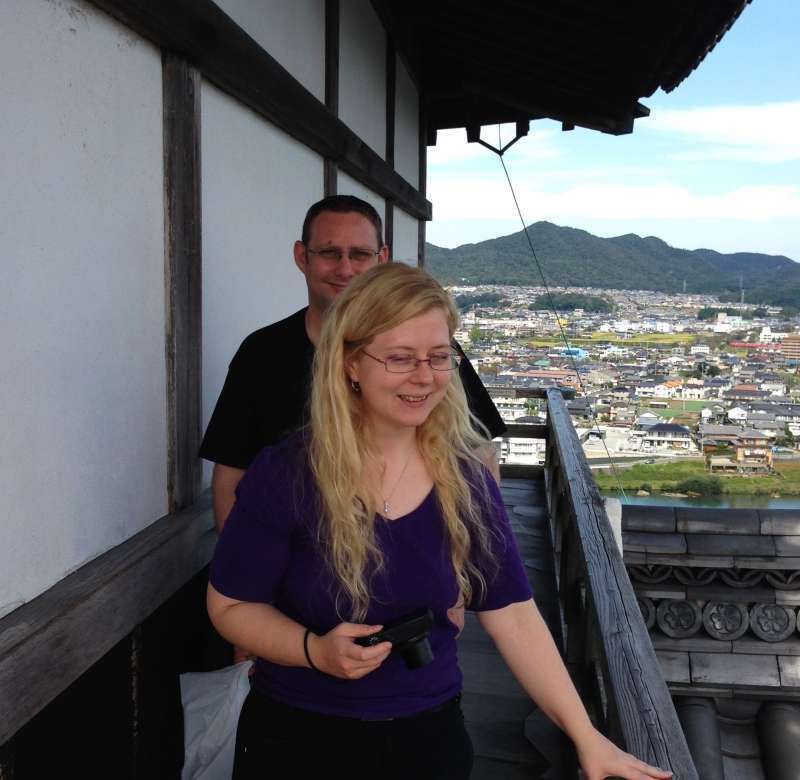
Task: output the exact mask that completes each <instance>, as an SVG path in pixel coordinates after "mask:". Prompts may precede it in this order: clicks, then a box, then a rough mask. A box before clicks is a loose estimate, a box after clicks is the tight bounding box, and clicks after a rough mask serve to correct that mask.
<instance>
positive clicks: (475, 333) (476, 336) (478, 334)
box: [469, 325, 484, 344]
mask: <svg viewBox="0 0 800 780" xmlns="http://www.w3.org/2000/svg"><path fill="white" fill-rule="evenodd" d="M483 338H484V334H483V331H482V330H481V329H480V328H479V327H478V326H477V325H473V326H472V327H471V328H470V329H469V340H470V342H471V343H473V344H475V343H476V342H478V341H483Z"/></svg>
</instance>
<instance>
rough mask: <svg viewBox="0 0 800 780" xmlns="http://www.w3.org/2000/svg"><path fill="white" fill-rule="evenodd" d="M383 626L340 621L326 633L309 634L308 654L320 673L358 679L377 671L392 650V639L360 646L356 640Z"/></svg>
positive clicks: (345, 678)
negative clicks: (370, 645)
mask: <svg viewBox="0 0 800 780" xmlns="http://www.w3.org/2000/svg"><path fill="white" fill-rule="evenodd" d="M381 628H383V626H365V625H362V624H359V623H340V624H339V625H338V626H336V628H332V629H331V630H330V631H328V633H327V634H323V635H321V636H318V635H316V634H311V635H309V637H308V654H309V658H310V659H311V661H312V663H313V665H314V667H315V668H316V669H317V670H319V671H320V672H324V673H325V674H330V675H332V676H333V677H340V678H342V679H343V680H358V679H360V678H361V677H365V676H366V675H368V674H369V673H370V672H374V671H375V670H376V669H377V668H378V667H379V666H380V665H381V664H382V663H383V662H384V661H385V660H386V658H387V657H388V655H389V653H390V652H391V651H392V643H391V642H381V643H380V644H378V645H375V646H374V647H361V646H360V645H357V644H355V642H354V641H353V640H355V639H358V638H359V637H365V636H369V635H370V634H374V633H376V632H377V631H380V630H381Z"/></svg>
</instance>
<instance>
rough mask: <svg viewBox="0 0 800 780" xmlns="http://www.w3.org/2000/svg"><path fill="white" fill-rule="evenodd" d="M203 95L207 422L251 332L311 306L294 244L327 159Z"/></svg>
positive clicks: (210, 91)
mask: <svg viewBox="0 0 800 780" xmlns="http://www.w3.org/2000/svg"><path fill="white" fill-rule="evenodd" d="M201 99H202V135H201V138H202V155H203V157H202V159H203V425H204V427H205V425H207V424H208V420H209V419H210V417H211V413H212V411H213V410H214V405H215V404H216V402H217V398H218V396H219V392H220V390H221V389H222V384H223V382H224V381H225V375H226V373H227V370H228V364H229V363H230V361H231V358H232V357H233V355H234V353H235V352H236V349H237V348H238V346H239V344H241V342H242V340H243V339H244V338H245V336H247V335H248V334H249V333H251V332H252V331H254V330H256V329H257V328H260V327H262V326H264V325H268V324H270V323H271V322H275V321H276V320H279V319H282V318H283V317H286V316H288V315H289V314H291V313H292V312H294V311H297V309H299V308H301V307H302V306H305V305H306V303H307V295H306V287H305V279H304V277H303V275H302V274H301V273H300V271H298V270H297V267H296V266H295V264H294V260H293V256H292V246H293V245H294V242H295V240H297V239H299V238H300V233H301V228H302V224H303V217H305V213H306V211H307V210H308V207H309V206H310V205H311V204H312V203H314V202H315V201H317V200H319V199H320V198H322V195H323V162H322V158H321V157H320V156H319V155H317V154H316V153H315V152H312V151H310V150H309V149H307V148H306V147H304V146H303V145H302V144H300V143H298V142H297V141H295V140H293V139H292V138H290V137H289V136H287V135H286V134H284V133H283V132H281V131H280V130H278V129H276V128H275V127H274V126H273V125H271V124H270V123H268V122H267V121H265V120H264V119H262V118H261V117H259V116H258V115H257V114H255V113H254V112H252V111H251V110H250V109H248V108H245V107H244V106H242V105H241V104H240V103H239V102H238V101H236V100H235V99H233V98H231V97H229V96H228V95H226V94H224V93H223V92H221V91H220V90H218V89H217V88H216V87H214V86H212V85H211V84H208V83H207V82H204V83H203V89H202V96H201ZM209 474H210V471H209V468H208V466H206V471H205V476H206V479H208V476H209Z"/></svg>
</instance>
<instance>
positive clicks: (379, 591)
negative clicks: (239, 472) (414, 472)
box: [210, 434, 531, 719]
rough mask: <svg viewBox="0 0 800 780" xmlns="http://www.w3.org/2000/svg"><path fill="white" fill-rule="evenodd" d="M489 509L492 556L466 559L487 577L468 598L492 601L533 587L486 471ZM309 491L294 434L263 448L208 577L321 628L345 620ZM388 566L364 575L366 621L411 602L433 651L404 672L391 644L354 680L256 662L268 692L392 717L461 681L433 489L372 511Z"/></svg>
mask: <svg viewBox="0 0 800 780" xmlns="http://www.w3.org/2000/svg"><path fill="white" fill-rule="evenodd" d="M486 482H487V483H488V488H489V494H488V500H486V501H484V502H482V503H483V504H484V505H485V518H486V520H487V522H488V524H489V525H490V527H491V528H492V530H493V533H492V546H493V551H494V553H495V556H496V560H497V564H498V565H497V566H495V567H490V566H488V565H483V564H482V563H481V559H482V558H484V556H482V555H480V551H477V555H476V557H473V560H474V561H475V563H476V565H477V566H478V567H479V568H480V569H481V572H482V573H483V574H484V576H485V577H486V580H487V591H486V594H485V596H484V597H483V598H479V595H477V594H478V591H477V589H476V596H475V598H474V599H473V603H471V604H468V605H467V606H468V607H469V608H470V609H475V610H492V609H500V608H502V607H505V606H508V605H509V604H512V603H515V602H520V601H527V600H528V599H529V598H530V597H531V590H530V585H529V583H528V579H527V576H526V575H525V571H524V568H523V566H522V562H521V560H520V557H519V553H518V551H517V548H516V544H515V542H514V538H513V533H512V531H511V528H510V526H509V523H508V517H507V516H506V513H505V509H504V507H503V502H502V499H501V497H500V492H499V490H498V488H497V485H496V484H495V483H494V480H493V479H491V478H489V479H487V480H486ZM318 522H319V510H318V508H317V496H316V492H315V490H314V486H313V480H312V477H311V472H310V469H309V467H308V462H307V458H306V451H305V445H304V441H303V437H302V435H300V434H296V435H293V436H291V437H289V438H288V439H287V440H285V441H284V442H282V443H280V444H278V445H276V446H274V447H268V448H267V449H265V450H263V451H262V452H261V453H260V455H259V456H258V457H257V458H256V460H255V461H254V462H253V465H252V466H251V467H250V469H249V470H248V471H247V473H246V474H245V476H244V478H243V479H242V481H241V482H240V483H239V487H238V488H237V491H236V503H235V505H234V507H233V510H232V511H231V514H230V516H229V517H228V520H227V521H226V523H225V528H224V530H223V532H222V534H221V536H220V538H219V542H218V543H217V549H216V552H215V555H214V560H213V562H212V565H211V575H210V581H211V584H212V585H213V586H214V588H216V590H217V591H219V592H220V593H222V594H223V595H225V596H228V597H229V598H233V599H237V600H239V601H252V602H262V603H271V604H273V605H274V606H275V607H276V608H277V609H279V610H280V611H281V612H283V613H284V614H285V615H287V616H288V617H290V618H292V619H293V620H296V621H297V622H298V623H300V624H301V625H304V626H306V627H308V628H310V629H311V630H312V631H314V632H315V633H317V634H324V633H326V632H327V631H329V630H330V629H332V628H334V627H335V626H337V625H338V624H339V623H341V622H342V619H341V618H340V617H339V616H338V615H337V612H336V603H335V602H336V593H337V585H336V580H335V578H334V577H333V575H332V573H331V571H330V569H329V567H328V566H327V564H326V562H325V560H324V557H323V555H322V554H321V551H320V549H319V546H318V544H317V541H316V529H317V524H318ZM375 523H376V537H377V541H378V544H379V545H380V548H381V550H382V552H383V555H384V560H385V568H384V570H383V571H381V572H379V573H376V574H374V575H373V577H372V579H371V581H370V588H371V593H372V599H371V602H370V605H369V610H368V612H367V617H366V620H365V621H364V622H365V623H366V624H369V625H379V624H384V623H387V622H389V621H390V620H392V619H394V618H397V617H400V616H402V615H405V614H408V613H410V612H413V611H415V610H417V609H420V608H424V607H429V608H430V609H431V611H432V612H433V615H434V626H433V629H432V630H431V632H430V637H429V639H430V643H431V647H432V649H433V653H434V660H433V662H431V663H430V664H428V665H427V666H425V667H422V668H421V669H414V670H409V669H407V668H406V666H405V664H404V663H403V661H402V659H401V658H400V657H399V656H397V655H395V654H392V655H390V656H389V658H387V660H386V661H384V663H383V664H382V665H381V666H380V667H379V668H378V669H376V670H375V671H374V672H372V673H370V674H368V675H367V676H366V677H363V678H361V679H360V680H341V679H338V678H335V677H331V676H329V675H326V674H323V673H321V672H317V671H314V670H312V669H308V668H306V667H288V666H279V665H278V664H273V663H270V662H269V661H265V660H263V659H258V660H257V661H256V668H255V676H254V685H255V687H256V688H257V689H258V690H259V691H261V692H262V693H265V694H266V695H268V696H270V697H271V698H273V699H276V700H278V701H281V702H283V703H285V704H289V705H291V706H294V707H300V708H302V709H306V710H312V711H315V712H321V713H326V714H330V715H341V716H346V717H356V718H376V719H377V718H390V717H397V716H402V715H410V714H413V713H415V712H421V711H422V710H425V709H429V708H431V707H435V706H437V705H438V704H441V703H443V702H445V701H447V700H448V699H450V698H452V697H453V696H455V695H456V694H457V693H458V692H459V691H460V690H461V671H460V670H459V668H458V662H457V658H456V628H455V626H453V624H452V623H451V622H450V621H449V620H448V619H447V610H448V609H449V608H450V607H452V606H453V605H454V604H455V602H456V598H457V595H458V590H457V587H456V580H455V576H454V574H453V569H452V566H451V564H450V557H449V552H448V546H447V543H446V540H445V535H444V529H443V523H442V519H441V515H440V511H439V507H438V502H437V500H436V492H435V489H434V490H431V492H430V493H429V494H428V496H427V497H426V498H425V499H424V500H423V502H422V503H421V504H420V505H419V506H418V507H417V508H416V509H414V510H413V511H412V512H409V513H408V514H407V515H404V516H403V517H399V518H396V519H394V520H385V519H383V518H381V517H376V519H375Z"/></svg>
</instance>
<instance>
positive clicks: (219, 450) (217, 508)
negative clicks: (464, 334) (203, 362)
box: [200, 195, 505, 529]
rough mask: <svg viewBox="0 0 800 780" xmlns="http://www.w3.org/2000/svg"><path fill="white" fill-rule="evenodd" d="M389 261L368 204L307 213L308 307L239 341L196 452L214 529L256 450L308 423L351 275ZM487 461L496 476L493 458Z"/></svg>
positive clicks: (484, 410)
mask: <svg viewBox="0 0 800 780" xmlns="http://www.w3.org/2000/svg"><path fill="white" fill-rule="evenodd" d="M388 259H389V248H388V247H387V246H386V245H385V244H384V243H383V229H382V225H381V219H380V217H379V215H378V213H377V212H376V211H375V209H374V208H372V206H370V205H369V204H368V203H366V202H365V201H363V200H360V199H359V198H355V197H353V196H350V195H335V196H332V197H329V198H325V199H324V200H321V201H319V202H318V203H315V204H314V205H313V206H312V207H311V208H310V209H309V211H308V213H307V214H306V218H305V220H304V222H303V232H302V237H301V240H300V241H295V244H294V261H295V264H296V265H297V267H298V268H299V269H300V271H301V273H302V274H303V275H304V276H305V278H306V286H307V288H308V306H307V307H306V308H304V309H301V310H300V311H298V312H295V313H294V314H292V315H291V316H290V317H287V318H286V319H284V320H281V321H280V322H276V323H274V324H273V325H268V326H267V327H265V328H261V329H260V330H257V331H255V333H251V334H250V335H249V336H248V337H247V338H246V339H245V340H244V341H243V342H242V345H241V346H240V347H239V349H238V351H237V352H236V355H234V358H233V360H232V361H231V363H230V366H229V368H228V376H227V378H226V379H225V385H224V386H223V388H222V392H221V393H220V397H219V400H218V401H217V405H216V407H215V409H214V413H213V415H212V416H211V420H210V422H209V424H208V428H207V429H206V434H205V436H204V438H203V443H202V445H201V447H200V456H201V457H203V458H205V459H206V460H211V461H213V462H214V474H213V477H212V481H211V486H212V492H213V494H214V517H215V520H216V523H217V528H218V529H221V528H222V526H223V524H224V522H225V519H226V518H227V517H228V513H229V512H230V510H231V507H232V506H233V502H234V491H235V489H236V486H237V485H238V484H239V480H240V479H241V478H242V476H243V475H244V472H245V470H246V469H247V467H248V466H249V465H250V463H251V462H252V461H253V459H254V458H255V456H256V455H257V454H258V452H259V451H260V450H261V449H262V448H264V447H266V446H268V445H270V444H274V443H275V442H277V441H279V440H280V439H282V438H283V437H284V436H285V435H286V434H288V433H291V432H292V431H294V430H297V428H299V427H300V426H301V425H303V424H304V422H305V421H306V411H307V410H306V402H307V400H308V397H309V384H310V380H311V362H312V360H313V358H314V345H315V344H316V343H317V340H318V339H319V334H320V329H321V327H322V320H323V317H324V316H325V312H326V311H327V309H328V307H329V306H330V305H331V304H332V303H333V301H334V300H335V299H336V297H337V296H338V294H339V293H340V292H341V291H342V290H343V289H344V288H345V287H346V286H347V284H348V282H349V281H350V280H351V279H352V278H353V276H356V275H357V274H360V273H362V272H363V271H366V270H367V269H368V268H371V267H372V266H374V265H375V264H376V263H385V262H387V261H388ZM456 347H457V345H456ZM459 373H460V375H461V380H462V382H463V384H464V389H465V391H466V393H467V398H468V399H469V403H470V408H471V409H472V412H473V414H475V416H476V417H477V418H478V419H479V420H480V421H481V422H482V423H483V424H484V425H485V426H486V427H487V429H488V430H489V432H490V433H491V435H492V436H499V435H500V434H501V433H503V431H505V425H504V424H503V421H502V420H501V418H500V415H499V414H498V413H497V409H496V408H495V406H494V404H493V403H492V400H491V398H489V394H488V393H487V392H486V389H485V388H484V386H483V385H482V384H481V381H480V379H479V378H478V375H477V374H476V373H475V370H474V369H473V368H472V366H471V365H470V363H469V361H468V360H467V359H466V357H464V358H463V359H462V361H461V365H460V367H459ZM491 463H492V464H493V466H494V468H493V471H494V472H495V476H498V471H499V469H498V467H497V463H496V461H495V460H492V461H491Z"/></svg>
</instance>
